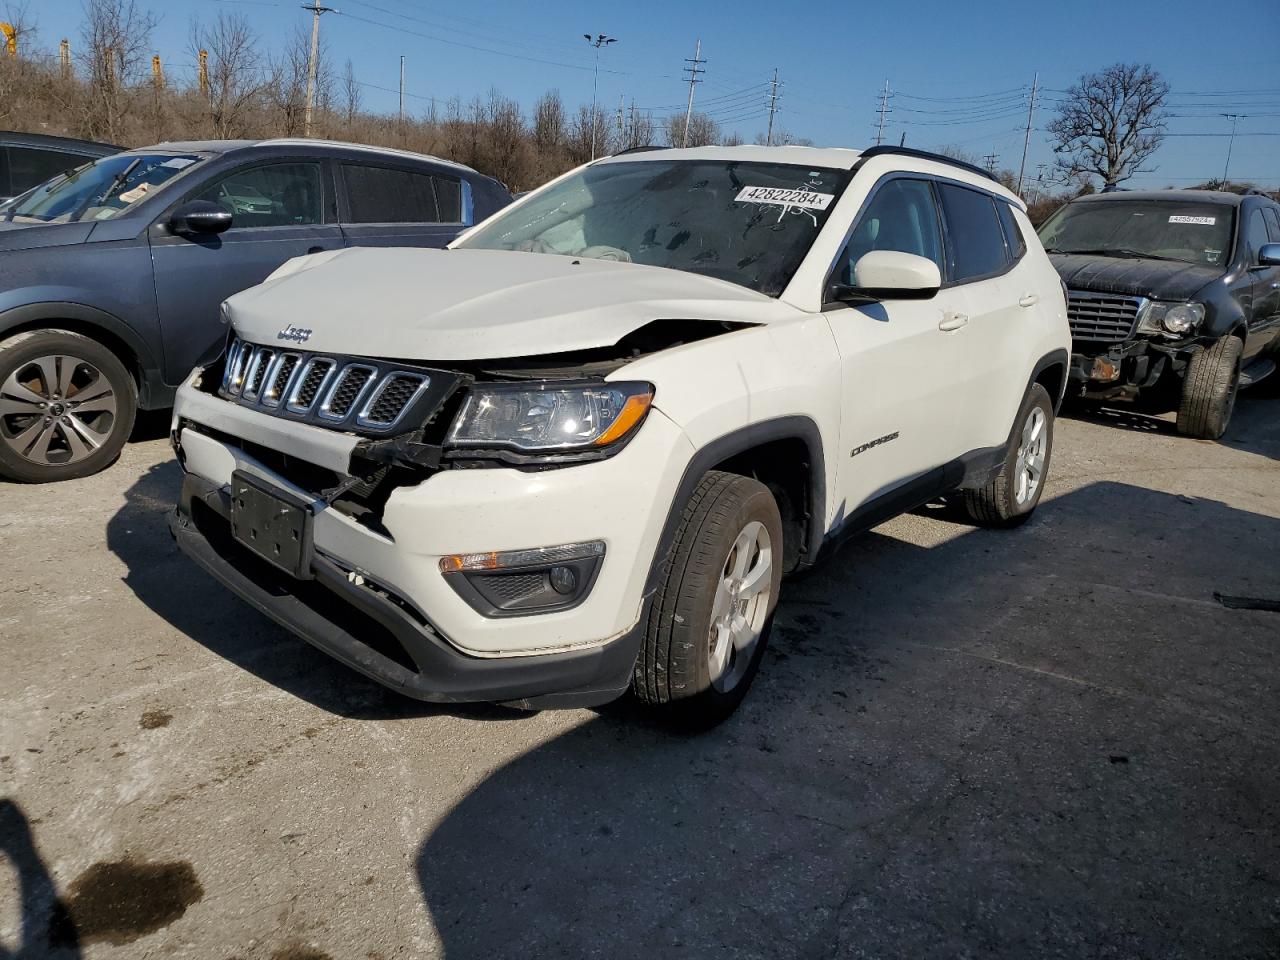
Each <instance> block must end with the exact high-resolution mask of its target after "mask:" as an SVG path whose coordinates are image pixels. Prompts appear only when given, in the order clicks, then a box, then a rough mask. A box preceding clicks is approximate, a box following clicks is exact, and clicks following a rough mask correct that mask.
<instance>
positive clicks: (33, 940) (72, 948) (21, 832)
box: [0, 797, 80, 960]
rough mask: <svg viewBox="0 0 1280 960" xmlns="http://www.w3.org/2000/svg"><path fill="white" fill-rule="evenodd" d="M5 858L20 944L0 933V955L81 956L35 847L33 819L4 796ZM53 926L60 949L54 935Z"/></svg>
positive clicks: (35, 958)
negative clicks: (12, 883) (14, 886)
mask: <svg viewBox="0 0 1280 960" xmlns="http://www.w3.org/2000/svg"><path fill="white" fill-rule="evenodd" d="M5 861H8V863H9V866H10V867H11V868H12V870H13V876H14V879H15V880H16V882H17V895H16V897H15V898H14V903H15V905H16V906H17V910H16V911H15V912H16V915H17V917H18V923H19V929H18V942H17V945H16V946H13V945H12V944H6V942H5V941H4V940H3V939H0V960H39V958H44V957H57V958H59V960H76V958H78V957H79V956H80V945H79V937H78V935H77V934H76V930H75V925H74V923H72V922H71V920H70V914H69V913H68V912H67V909H66V907H65V905H64V904H63V902H62V899H61V898H60V897H59V896H58V891H57V889H56V887H55V886H54V882H53V878H52V877H50V876H49V869H48V868H47V867H46V866H45V864H44V860H43V859H41V857H40V852H39V850H37V849H36V842H35V837H34V836H33V835H32V833H31V823H30V821H29V820H28V819H27V816H26V814H25V813H24V812H23V810H22V808H21V807H20V806H18V804H17V802H16V801H14V800H11V799H9V798H8V797H0V863H3V862H5ZM0 891H3V888H2V887H0ZM6 913H8V911H6ZM55 928H56V934H57V941H58V948H57V949H55V948H54V947H53V946H52V945H51V940H50V937H51V932H52V931H54V930H55Z"/></svg>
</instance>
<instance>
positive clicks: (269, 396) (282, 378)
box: [262, 353, 299, 407]
mask: <svg viewBox="0 0 1280 960" xmlns="http://www.w3.org/2000/svg"><path fill="white" fill-rule="evenodd" d="M298 360H299V357H298V355H297V354H296V353H282V354H281V355H280V356H279V357H278V358H277V359H276V365H275V368H274V369H273V370H272V371H271V374H270V381H271V382H270V384H269V385H268V387H267V389H266V392H265V393H263V395H262V402H263V403H265V404H266V405H267V406H269V407H278V406H279V405H280V398H281V397H283V396H284V395H285V391H286V389H287V388H288V386H289V378H290V377H292V376H293V371H294V370H296V369H298Z"/></svg>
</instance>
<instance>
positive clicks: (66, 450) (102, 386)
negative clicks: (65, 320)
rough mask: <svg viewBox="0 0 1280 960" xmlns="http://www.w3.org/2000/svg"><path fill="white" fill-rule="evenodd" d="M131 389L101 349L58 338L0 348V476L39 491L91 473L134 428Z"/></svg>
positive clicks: (33, 336)
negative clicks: (33, 485) (49, 483)
mask: <svg viewBox="0 0 1280 960" xmlns="http://www.w3.org/2000/svg"><path fill="white" fill-rule="evenodd" d="M136 402H137V388H136V385H135V384H134V381H133V378H132V377H131V376H130V375H129V373H128V371H127V370H126V369H125V368H124V366H123V364H121V363H120V361H119V359H117V358H116V356H115V355H114V354H113V353H111V352H110V351H109V350H107V349H106V347H104V346H103V345H102V344H100V343H98V342H96V341H94V340H91V339H89V338H88V337H84V336H81V335H80V334H76V333H71V332H70V331H62V330H38V331H30V332H27V333H22V334H18V335H17V336H16V337H12V338H10V339H9V340H5V341H4V342H3V343H0V476H5V477H8V478H9V479H13V480H22V481H26V482H29V483H31V482H34V483H39V482H42V481H49V480H66V479H70V478H71V477H78V476H85V475H87V474H90V473H96V472H97V471H98V470H100V469H102V467H104V466H106V465H107V464H108V463H110V462H111V461H112V460H113V459H115V457H116V455H117V454H118V453H119V452H120V448H121V447H122V446H123V445H124V441H125V439H126V438H127V437H128V435H129V431H130V429H131V428H132V426H133V418H134V409H135V405H136Z"/></svg>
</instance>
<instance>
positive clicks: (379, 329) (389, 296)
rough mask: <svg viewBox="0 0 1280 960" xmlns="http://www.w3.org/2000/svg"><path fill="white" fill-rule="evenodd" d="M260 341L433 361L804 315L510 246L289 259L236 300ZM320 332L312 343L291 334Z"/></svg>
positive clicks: (234, 310)
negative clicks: (674, 322)
mask: <svg viewBox="0 0 1280 960" xmlns="http://www.w3.org/2000/svg"><path fill="white" fill-rule="evenodd" d="M227 309H228V311H229V312H230V317H231V322H232V324H233V325H234V326H235V329H236V332H237V333H238V334H239V335H240V336H241V337H243V338H245V339H246V340H250V341H252V342H255V343H263V344H270V343H279V344H280V345H281V346H289V347H294V348H295V349H296V348H299V347H300V348H301V349H304V350H310V351H317V352H322V353H342V354H356V355H360V356H367V357H388V358H397V359H404V360H410V359H418V360H424V361H448V360H486V359H496V358H503V357H524V356H534V355H538V354H546V353H564V352H567V351H571V350H585V349H589V348H592V347H605V346H610V345H612V344H614V343H617V342H618V341H619V340H620V339H622V337H624V336H625V335H626V334H628V333H630V332H631V331H632V330H636V329H638V328H639V327H642V326H644V325H645V324H647V323H649V322H651V321H653V320H659V319H671V318H677V319H699V320H732V321H736V322H739V323H741V322H748V323H769V322H771V321H775V320H780V319H786V318H791V317H795V316H797V315H798V313H799V311H797V310H796V309H795V308H794V307H790V306H788V305H787V304H784V303H781V302H779V301H777V300H775V299H773V298H771V297H767V296H765V295H764V294H760V293H756V292H754V291H752V290H748V289H747V288H746V287H741V286H738V285H737V284H733V283H728V282H726V281H723V280H715V279H712V278H710V277H704V276H699V275H697V274H692V273H684V272H682V271H678V270H667V269H664V268H661V267H647V266H641V265H639V264H631V263H616V262H611V261H604V260H590V259H585V258H584V259H581V260H578V259H575V258H573V257H564V256H554V255H551V254H538V253H517V252H508V251H501V250H423V249H408V248H405V249H401V248H396V249H375V248H365V247H356V248H352V249H347V250H339V251H331V252H327V253H320V254H315V255H313V256H310V257H299V258H298V259H296V260H291V261H289V262H288V263H286V264H285V265H284V266H282V267H281V268H280V269H279V270H277V271H276V272H275V273H274V274H272V275H271V276H270V277H269V278H268V279H267V280H266V281H265V282H264V283H262V284H261V285H260V286H257V287H251V288H250V289H248V290H246V291H244V292H243V293H239V294H237V295H236V296H234V297H232V298H231V299H230V300H228V301H227ZM289 326H293V327H300V328H303V329H304V330H310V331H311V336H310V337H309V338H307V339H306V341H305V342H303V343H300V344H298V343H294V342H291V341H286V340H280V339H279V338H278V336H277V335H278V334H279V333H280V332H281V331H282V330H284V329H285V328H286V327H289Z"/></svg>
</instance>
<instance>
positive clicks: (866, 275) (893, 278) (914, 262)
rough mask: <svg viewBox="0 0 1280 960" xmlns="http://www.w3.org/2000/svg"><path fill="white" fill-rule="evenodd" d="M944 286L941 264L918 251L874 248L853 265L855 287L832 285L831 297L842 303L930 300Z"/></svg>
mask: <svg viewBox="0 0 1280 960" xmlns="http://www.w3.org/2000/svg"><path fill="white" fill-rule="evenodd" d="M941 288H942V273H941V271H939V270H938V265H937V264H936V263H934V262H933V261H932V260H929V259H926V258H925V257H918V256H916V255H915V254H914V253H901V252H900V251H897V250H873V251H871V252H870V253H867V254H863V256H861V257H860V258H858V262H857V263H855V264H854V265H853V286H848V285H846V284H840V283H837V284H832V286H831V289H830V291H829V294H830V295H829V299H831V300H834V301H837V302H840V303H874V302H875V301H877V300H930V299H932V298H933V297H934V296H936V295H937V293H938V291H939V290H940V289H941Z"/></svg>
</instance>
